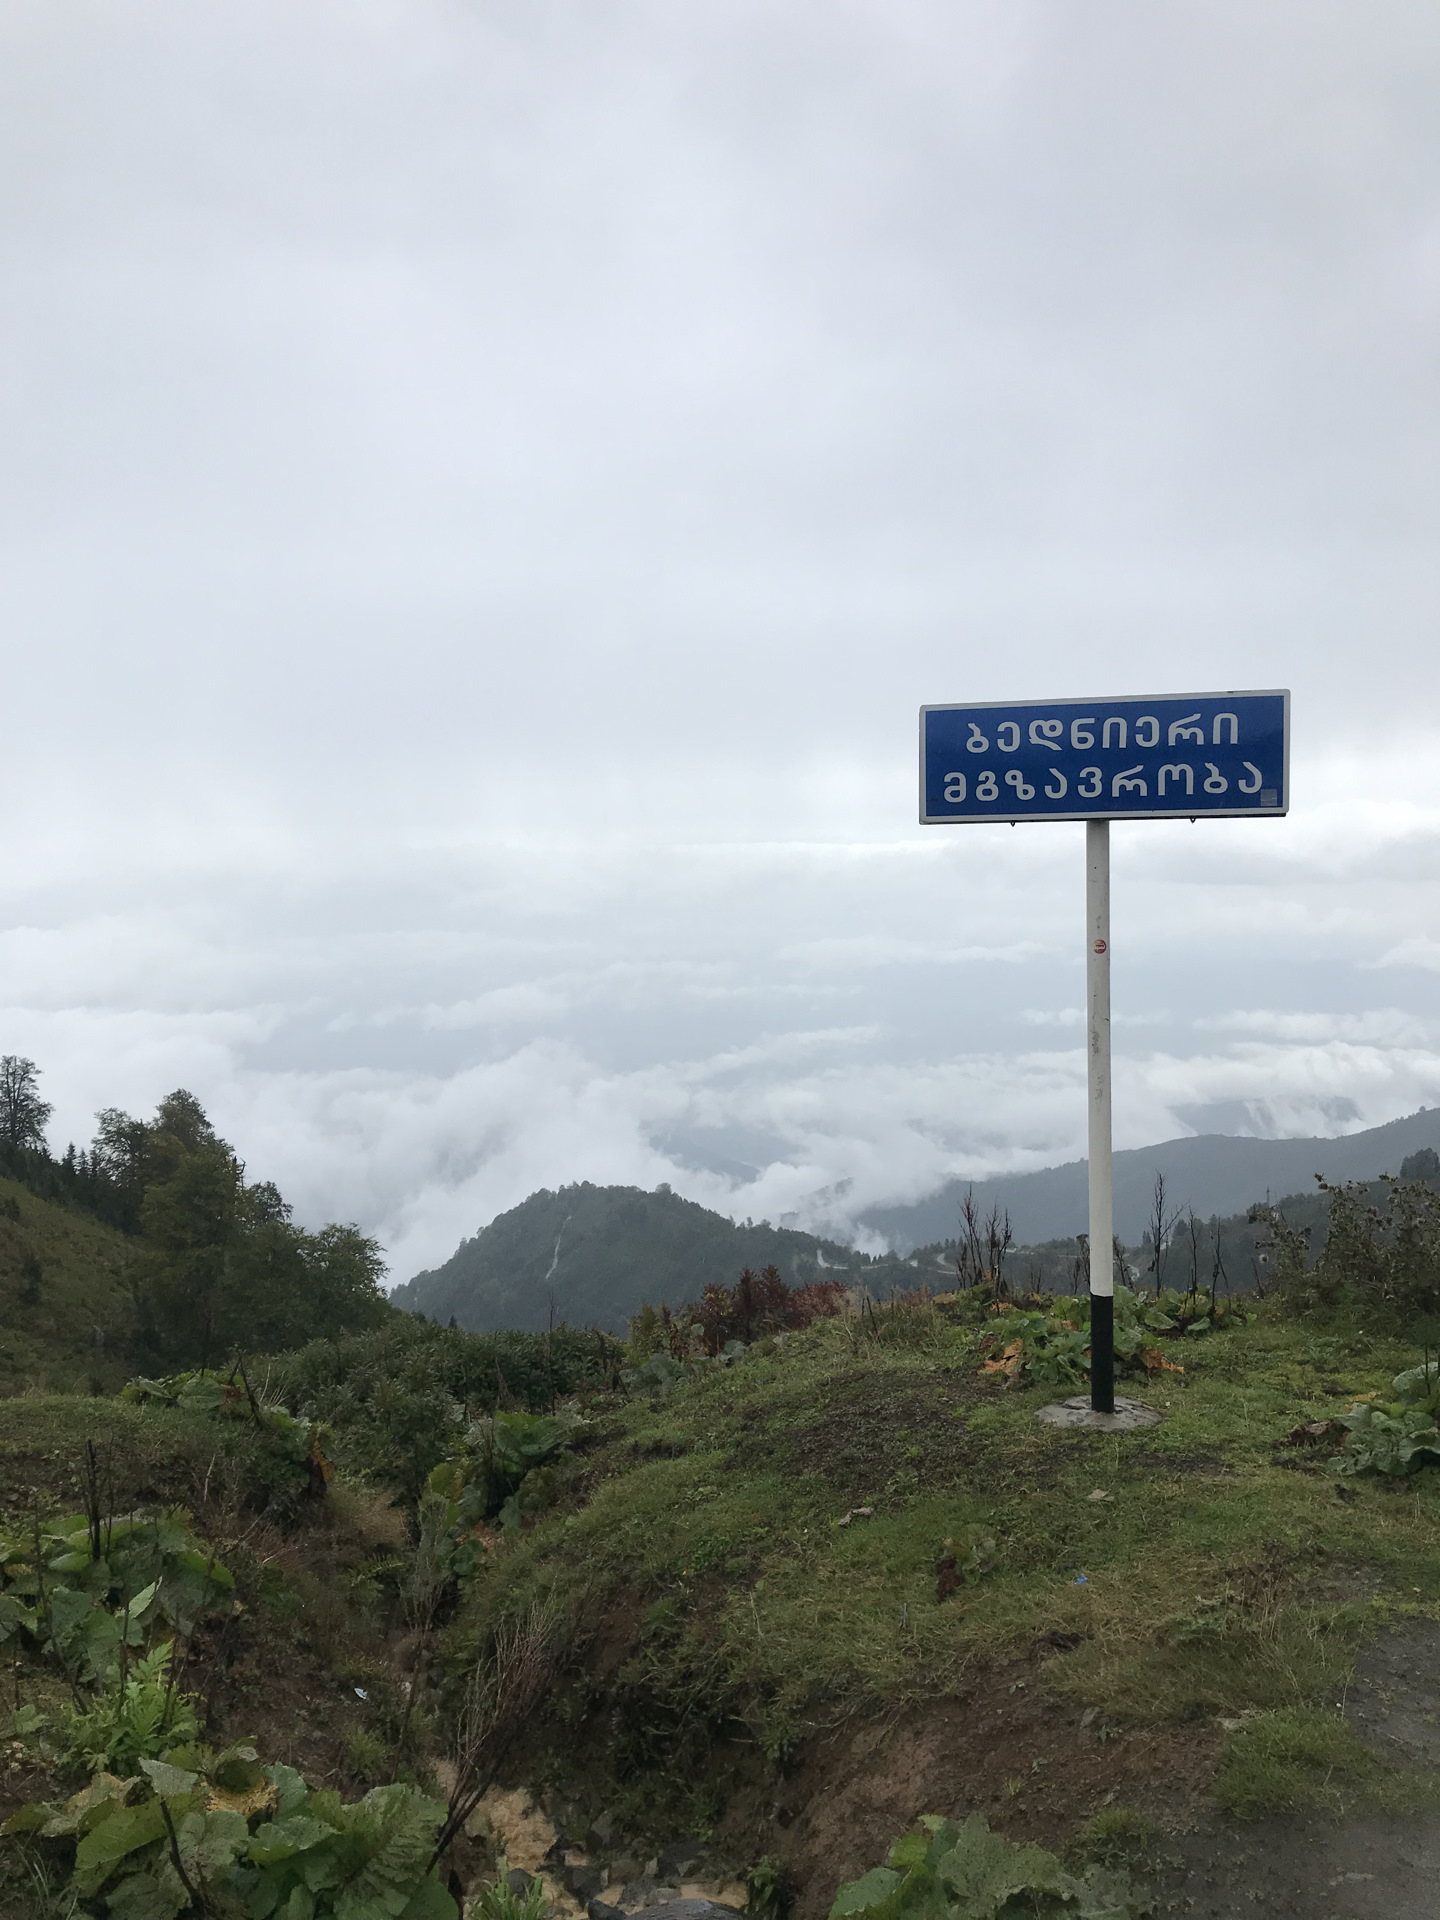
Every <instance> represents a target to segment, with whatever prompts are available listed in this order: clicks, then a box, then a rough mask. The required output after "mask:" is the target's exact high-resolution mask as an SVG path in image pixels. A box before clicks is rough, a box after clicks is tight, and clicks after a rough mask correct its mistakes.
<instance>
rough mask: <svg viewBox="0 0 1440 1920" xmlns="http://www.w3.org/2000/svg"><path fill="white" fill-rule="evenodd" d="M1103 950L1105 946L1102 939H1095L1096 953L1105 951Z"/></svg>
mask: <svg viewBox="0 0 1440 1920" xmlns="http://www.w3.org/2000/svg"><path fill="white" fill-rule="evenodd" d="M1105 950H1106V948H1105V942H1104V941H1103V940H1097V941H1096V942H1095V951H1096V953H1104V952H1105Z"/></svg>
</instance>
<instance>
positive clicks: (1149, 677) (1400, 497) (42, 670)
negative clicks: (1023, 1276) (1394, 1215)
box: [0, 0, 1440, 1279]
mask: <svg viewBox="0 0 1440 1920" xmlns="http://www.w3.org/2000/svg"><path fill="white" fill-rule="evenodd" d="M0 183H3V195H0V222H3V230H0V333H3V340H0V507H3V512H0V543H3V544H0V631H3V634H4V674H3V682H0V691H3V699H0V725H3V743H4V751H3V754H0V808H3V818H4V823H5V831H4V840H3V844H4V848H5V859H4V862H3V866H0V916H3V932H0V1051H11V1052H18V1053H22V1054H26V1055H29V1056H31V1057H33V1058H34V1059H35V1060H36V1061H37V1062H38V1063H39V1064H40V1066H41V1068H42V1069H43V1073H44V1082H43V1085H44V1088H45V1090H46V1092H47V1093H48V1095H49V1097H50V1098H51V1099H52V1100H53V1101H54V1103H55V1107H56V1113H55V1121H54V1125H53V1127H52V1140H53V1142H54V1144H55V1145H56V1146H57V1148H58V1147H63V1145H64V1143H65V1141H66V1140H67V1139H71V1138H74V1139H76V1140H78V1141H82V1142H83V1141H85V1140H87V1139H88V1138H89V1135H90V1133H91V1131H92V1126H93V1119H92V1116H93V1113H94V1111H95V1109H96V1108H98V1107H100V1106H108V1105H120V1106H124V1107H127V1108H130V1109H131V1110H134V1111H141V1112H143V1111H148V1110H149V1109H150V1108H152V1107H153V1105H154V1103H155V1102H156V1100H157V1099H158V1098H159V1097H160V1096H161V1095H162V1094H164V1093H165V1092H167V1091H168V1090H169V1089H170V1088H172V1087H174V1086H176V1085H185V1086H188V1087H189V1088H191V1089H192V1090H193V1091H194V1092H195V1093H197V1094H198V1095H199V1096H200V1098H201V1099H202V1100H203V1101H204V1102H205V1104H206V1106H207V1108H208V1109H209V1110H210V1112H211V1114H212V1116H213V1117H214V1119H215V1121H216V1123H217V1124H218V1125H219V1127H220V1128H221V1130H222V1131H223V1132H224V1133H225V1134H226V1136H227V1137H228V1138H230V1139H231V1140H233V1141H234V1143H235V1144H236V1146H237V1148H238V1149H239V1151H240V1152H241V1154H242V1155H243V1156H244V1158H245V1159H246V1161H247V1164H248V1166H249V1169H250V1172H251V1174H252V1176H253V1177H257V1178H259V1177H267V1178H272V1179H274V1180H276V1181H277V1182H278V1183H279V1184H280V1186H281V1187H282V1189H283V1190H284V1191H285V1192H286V1193H287V1195H289V1196H290V1197H291V1198H292V1199H293V1200H294V1201H295V1203H296V1206H297V1212H298V1214H299V1215H300V1216H301V1217H303V1218H304V1219H305V1220H306V1221H308V1222H310V1223H312V1224H313V1223H318V1222H319V1221H321V1220H324V1219H328V1218H336V1217H338V1218H341V1219H356V1220H358V1221H359V1222H360V1223H361V1224H362V1225H363V1226H364V1227H365V1228H366V1229H367V1230H368V1231H371V1232H373V1233H375V1234H377V1235H378V1236H379V1238H380V1239H381V1240H382V1242H383V1243H384V1245H385V1246H386V1248H387V1250H388V1253H389V1257H390V1260H391V1266H392V1272H393V1274H394V1277H395V1278H397V1279H400V1278H405V1277H407V1276H408V1275H409V1274H410V1273H411V1272H413V1271H414V1270H415V1269H416V1268H417V1267H419V1266H422V1265H429V1264H433V1263H435V1262H437V1261H438V1260H440V1259H442V1258H443V1257H444V1256H445V1255H446V1254H448V1253H449V1252H450V1251H451V1250H452V1249H453V1247H454V1245H455V1243H456V1242H457V1240H458V1239H459V1238H460V1237H461V1236H462V1235H463V1234H469V1233H473V1232H474V1231H475V1230H476V1229H477V1228H478V1227H479V1226H481V1225H482V1224H483V1223H484V1222H485V1221H486V1220H488V1219H489V1218H491V1217H492V1215H493V1214H494V1213H495V1212H497V1211H498V1210H500V1209H501V1208H504V1207H507V1206H510V1205H513V1204H514V1203H516V1202H517V1201H519V1200H520V1199H522V1198H523V1197H524V1196H525V1195H526V1194H527V1193H529V1192H530V1191H532V1190H533V1189H534V1188H535V1187H537V1186H541V1185H548V1186H555V1185H559V1184H561V1183H563V1182H565V1181H568V1180H574V1179H592V1180H602V1181H612V1180H613V1181H634V1182H638V1183H639V1184H641V1185H644V1186H653V1185H655V1184H656V1182H658V1181H661V1180H668V1181H670V1183H671V1184H672V1185H673V1186H674V1187H676V1188H677V1189H678V1190H680V1191H683V1192H685V1193H688V1194H691V1195H692V1196H693V1197H695V1198H697V1199H701V1200H704V1201H706V1202H707V1203H708V1204H711V1205H718V1206H720V1207H722V1208H725V1209H727V1210H729V1211H731V1212H734V1213H736V1214H738V1215H740V1216H744V1215H753V1216H755V1217H756V1218H759V1217H761V1216H762V1215H764V1216H769V1217H771V1218H775V1219H778V1218H780V1217H781V1216H783V1215H794V1216H796V1217H797V1218H798V1219H799V1220H800V1221H802V1222H804V1223H806V1224H816V1225H824V1226H826V1227H828V1228H830V1229H832V1230H840V1231H843V1230H844V1229H845V1227H846V1224H847V1222H850V1221H853V1219H854V1218H855V1216H856V1215H857V1214H858V1213H860V1212H862V1211H863V1209H864V1207H865V1206H866V1205H867V1204H870V1203H874V1202H878V1201H882V1200H883V1201H889V1202H894V1201H896V1200H901V1199H904V1198H907V1197H917V1196H919V1195H920V1194H922V1193H924V1192H926V1191H927V1190H932V1189H933V1188H934V1187H935V1186H936V1185H938V1184H939V1183H940V1182H941V1181H942V1180H943V1179H945V1178H946V1177H948V1176H949V1175H951V1174H953V1173H957V1172H958V1173H978V1172H981V1171H988V1170H993V1169H998V1168H1018V1167H1030V1166H1039V1165H1045V1164H1050V1163H1052V1162H1054V1161H1056V1160H1060V1159H1065V1158H1071V1157H1074V1156H1075V1155H1076V1154H1077V1153H1078V1152H1080V1151H1083V1132H1084V1097H1083V1077H1084V1060H1083V1053H1082V1051H1081V1048H1080V1044H1079V1042H1080V1034H1081V1029H1080V1013H1079V1008H1080V998H1081V992H1082V984H1083V965H1082V961H1083V949H1082V933H1083V929H1082V926H1081V901H1082V882H1083V874H1082V836H1083V828H1081V827H1079V826H1075V825H1055V826H1033V827H1022V828H1016V829H1014V830H1011V829H1007V828H1003V827H1001V828H970V827H965V828H954V829H945V828H933V827H932V828H921V827H920V826H918V825H917V824H915V820H916V780H915V725H916V710H917V708H918V707H919V705H920V704H921V702H923V701H944V700H966V699H977V700H995V699H1003V698H1007V697H1015V698H1047V697H1056V696H1060V695H1069V694H1084V693H1090V692H1094V693H1101V694H1107V693H1108V694H1121V693H1137V694H1140V693H1147V692H1156V693H1163V692H1185V691H1188V690H1192V689H1197V690H1203V689H1207V688H1211V687H1216V688H1219V687H1231V686H1239V687H1245V686H1253V687H1278V686H1288V687H1291V688H1292V689H1293V693H1294V701H1293V721H1294V755H1293V766H1292V775H1293V791H1294V801H1295V804H1294V809H1293V811H1292V812H1291V814H1290V816H1289V818H1288V819H1286V820H1284V821H1273V820H1267V821H1243V822H1224V821H1217V822H1211V823H1208V824H1207V823H1202V824H1201V825H1198V826H1194V827H1191V826H1189V825H1188V824H1182V825H1171V824H1152V823H1145V822H1137V823H1133V824H1129V825H1125V826H1121V827H1117V828H1116V829H1115V830H1114V839H1115V897H1114V942H1113V945H1114V955H1115V964H1114V995H1115V1008H1116V1019H1117V1025H1116V1043H1117V1048H1118V1052H1119V1057H1118V1059H1117V1110H1116V1130H1117V1142H1118V1144H1120V1145H1137V1144H1141V1143H1144V1142H1146V1141H1150V1140H1157V1139H1162V1138H1168V1137H1172V1136H1174V1135H1175V1134H1177V1133H1182V1132H1186V1131H1189V1130H1192V1129H1202V1130H1203V1129H1206V1128H1212V1129H1213V1128H1216V1127H1219V1128H1221V1129H1223V1130H1226V1131H1242V1130H1247V1129H1248V1130H1262V1131H1263V1130H1270V1131H1278V1132H1289V1133H1307V1132H1333V1131H1343V1130H1346V1129H1349V1128H1353V1127H1355V1126H1360V1125H1368V1124H1373V1123H1374V1122H1377V1121H1380V1120H1383V1119H1387V1118H1390V1117H1392V1116H1394V1115H1397V1114H1400V1113H1404V1112H1408V1111H1411V1110H1413V1109H1414V1108H1415V1107H1416V1106H1418V1105H1419V1104H1421V1103H1422V1102H1424V1103H1427V1104H1435V1103H1437V1102H1440V1009H1437V987H1440V979H1437V974H1440V891H1437V886H1436V856H1437V848H1440V756H1437V745H1440V716H1437V696H1440V650H1437V645H1436V640H1437V615H1440V555H1437V530H1440V432H1437V429H1440V359H1437V351H1436V343H1437V338H1440V12H1437V10H1436V8H1435V7H1434V5H1433V3H1432V0H1408V3H1407V4H1394V3H1393V0H1371V4H1369V5H1367V6H1365V7H1363V8H1357V7H1356V6H1355V5H1354V4H1353V0H1343V3H1342V0H1334V3H1329V0H1265V4H1263V5H1256V4H1255V0H1205V4H1204V5H1198V6H1197V5H1195V4H1193V0H1183V3H1182V0H1084V3H1083V4H1076V0H1049V3H1048V4H1047V3H1043V0H1042V3H1040V4H1033V3H1027V0H995V3H994V4H966V3H965V0H763V3H762V0H723V4H722V3H721V0H684V3H683V4H676V3H675V0H665V3H664V4H662V3H661V0H634V3H633V4H628V5H621V4H612V3H611V0H511V3H510V4H497V3H490V0H333V3H332V4H325V3H324V0H274V3H273V4H267V3H266V0H207V3H206V4H205V5H203V6H197V5H195V4H194V0H184V3H183V4H181V3H180V0H152V3H150V4H129V3H127V0H105V4H104V5H103V6H96V5H94V4H93V3H92V0H87V3H86V4H83V5H82V4H78V0H0Z"/></svg>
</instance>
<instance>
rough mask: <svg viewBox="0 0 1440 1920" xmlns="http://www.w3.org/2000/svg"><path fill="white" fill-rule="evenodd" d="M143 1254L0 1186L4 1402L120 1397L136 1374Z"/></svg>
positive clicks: (10, 1186) (16, 1188) (14, 1184)
mask: <svg viewBox="0 0 1440 1920" xmlns="http://www.w3.org/2000/svg"><path fill="white" fill-rule="evenodd" d="M134 1254H135V1248H134V1245H133V1243H132V1242H130V1241H129V1240H127V1239H126V1237H125V1235H124V1234H122V1233H117V1232H116V1230H115V1229H114V1228H113V1227H107V1226H102V1225H101V1223H100V1222H99V1221H98V1220H90V1219H86V1218H85V1217H84V1216H83V1215H79V1214H75V1213H70V1212H67V1211H66V1210H65V1209H64V1208H62V1207H58V1206H54V1205H52V1204H51V1203H49V1202H47V1201H44V1200H38V1199H36V1197H35V1195H34V1194H32V1193H30V1192H28V1191H27V1190H26V1188H24V1187H22V1186H21V1185H20V1183H19V1182H18V1181H15V1180H6V1179H3V1178H0V1395H4V1394H13V1393H22V1392H25V1391H26V1390H27V1389H28V1390H36V1391H40V1392H47V1393H72V1392H80V1393H85V1392H90V1391H97V1392H105V1393H113V1392H114V1391H115V1390H116V1389H117V1388H118V1387H120V1386H122V1385H123V1384H124V1382H125V1380H126V1379H127V1378H128V1377H129V1375H130V1373H131V1372H132V1371H133V1367H132V1364H131V1361H130V1352H131V1348H132V1346H133V1343H134V1336H135V1303H134V1299H133V1297H132V1295H131V1291H130V1286H129V1284H128V1275H129V1273H130V1271H131V1269H132V1264H133V1260H134Z"/></svg>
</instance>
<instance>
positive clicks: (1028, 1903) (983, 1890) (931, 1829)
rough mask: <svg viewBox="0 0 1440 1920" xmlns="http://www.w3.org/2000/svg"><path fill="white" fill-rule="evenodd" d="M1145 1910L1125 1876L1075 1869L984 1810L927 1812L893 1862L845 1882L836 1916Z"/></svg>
mask: <svg viewBox="0 0 1440 1920" xmlns="http://www.w3.org/2000/svg"><path fill="white" fill-rule="evenodd" d="M1141 1910H1142V1909H1141V1907H1140V1906H1139V1905H1138V1904H1137V1902H1136V1899H1135V1896H1134V1894H1133V1892H1132V1891H1131V1888H1130V1885H1129V1882H1128V1881H1127V1880H1126V1879H1125V1878H1124V1876H1123V1875H1120V1874H1116V1873H1112V1872H1107V1871H1104V1870H1102V1869H1096V1868H1092V1869H1090V1871H1089V1872H1087V1873H1085V1874H1083V1875H1080V1876H1076V1875H1074V1874H1071V1873H1067V1872H1066V1871H1065V1869H1064V1868H1063V1867H1062V1866H1061V1865H1060V1862H1059V1861H1058V1860H1057V1859H1056V1858H1055V1856H1054V1855H1053V1854H1051V1853H1046V1852H1045V1850H1044V1848H1043V1847H1034V1846H1029V1847H1020V1846H1016V1845H1014V1844H1013V1843H1012V1842H1011V1841H1009V1840H1005V1839H1002V1838H1001V1836H1000V1835H999V1834H998V1833H992V1832H991V1831H990V1828H989V1826H988V1825H987V1824H986V1822H985V1821H984V1820H983V1819H982V1818H981V1816H980V1815H979V1814H972V1815H971V1817H970V1818H969V1819H968V1820H966V1821H965V1822H964V1824H963V1825H957V1824H956V1822H954V1821H953V1820H942V1819H940V1818H938V1817H937V1816H935V1815H933V1814H927V1815H926V1816H925V1817H924V1818H923V1819H922V1820H921V1822H920V1825H919V1827H918V1828H917V1829H916V1830H915V1831H914V1832H913V1833H910V1834H907V1835H906V1836H905V1838H904V1839H903V1840H899V1841H897V1842H896V1844H895V1845H894V1846H893V1847H892V1848H891V1849H890V1855H889V1863H888V1865H886V1866H883V1867H872V1868H871V1870H870V1871H869V1873H867V1874H864V1875H863V1876H862V1877H861V1878H860V1879H859V1880H851V1881H850V1882H849V1883H848V1884H847V1885H845V1886H843V1887H841V1889H840V1891H839V1892H838V1893H837V1894H836V1896H835V1903H834V1905H833V1906H832V1907H831V1909H830V1920H997V1916H1000V1915H1019V1914H1026V1915H1034V1916H1037V1917H1038V1916H1055V1917H1056V1920H1060V1917H1061V1916H1063V1917H1064V1920H1132V1916H1134V1915H1135V1914H1137V1913H1138V1912H1140V1911H1141Z"/></svg>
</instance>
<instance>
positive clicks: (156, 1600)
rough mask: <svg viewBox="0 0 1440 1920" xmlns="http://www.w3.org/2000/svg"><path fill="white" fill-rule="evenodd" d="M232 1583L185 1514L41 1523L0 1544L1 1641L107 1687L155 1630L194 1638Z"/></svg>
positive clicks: (177, 1510)
mask: <svg viewBox="0 0 1440 1920" xmlns="http://www.w3.org/2000/svg"><path fill="white" fill-rule="evenodd" d="M234 1584H235V1583H234V1580H233V1578H232V1577H231V1575H230V1574H229V1572H228V1571H227V1570H226V1569H225V1568H224V1567H223V1566H221V1565H220V1564H219V1562H218V1561H217V1560H216V1559H215V1556H214V1555H213V1554H207V1553H206V1551H205V1549H204V1548H203V1547H202V1546H201V1544H200V1542H199V1541H198V1540H197V1539H196V1538H195V1536H194V1534H193V1533H192V1532H191V1531H190V1516H189V1514H188V1513H187V1512H186V1511H185V1509H184V1508H183V1507H173V1508H170V1509H168V1510H166V1511H164V1512H161V1513H156V1514H151V1515H140V1514H128V1515H124V1516H122V1517H120V1518H110V1519H104V1520H102V1519H100V1518H99V1517H98V1516H96V1515H93V1514H92V1515H91V1516H89V1517H87V1516H86V1515H85V1514H79V1513H75V1514H67V1515H65V1516H63V1517H62V1518H60V1519H57V1520H50V1521H47V1522H45V1523H43V1524H37V1525H36V1526H35V1528H34V1530H33V1532H32V1534H31V1537H30V1539H28V1540H23V1539H19V1538H16V1537H14V1536H12V1537H10V1538H0V1641H4V1640H6V1639H8V1638H9V1637H10V1636H11V1635H13V1634H22V1635H24V1636H26V1637H27V1638H28V1639H30V1640H31V1641H33V1642H35V1643H36V1644H38V1645H39V1646H40V1647H41V1648H42V1649H43V1650H45V1651H46V1652H48V1653H49V1654H51V1655H52V1656H53V1657H54V1658H55V1659H56V1660H57V1661H58V1663H59V1664H60V1666H61V1667H62V1668H63V1669H64V1671H65V1672H66V1674H67V1675H68V1676H69V1678H70V1679H71V1681H72V1683H89V1684H92V1685H95V1684H101V1683H103V1682H104V1680H105V1679H106V1676H107V1675H108V1674H109V1673H110V1672H111V1670H112V1669H113V1668H115V1667H117V1666H123V1665H125V1664H126V1662H127V1660H128V1655H129V1651H130V1649H132V1648H139V1647H143V1646H144V1645H145V1644H146V1642H147V1639H148V1638H149V1636H150V1634H151V1631H152V1629H154V1628H155V1627H157V1626H169V1627H172V1628H173V1629H174V1630H175V1631H176V1632H178V1633H181V1634H186V1635H188V1634H190V1633H192V1632H193V1631H194V1627H195V1623H196V1620H197V1619H198V1618H199V1616H200V1614H201V1613H202V1612H203V1611H204V1610H205V1609H207V1608H211V1607H214V1606H216V1605H219V1604H222V1603H227V1602H228V1600H229V1597H230V1593H231V1589H232V1588H233V1586H234Z"/></svg>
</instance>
